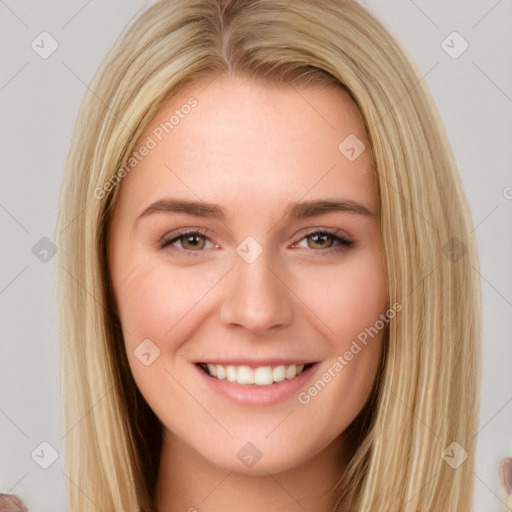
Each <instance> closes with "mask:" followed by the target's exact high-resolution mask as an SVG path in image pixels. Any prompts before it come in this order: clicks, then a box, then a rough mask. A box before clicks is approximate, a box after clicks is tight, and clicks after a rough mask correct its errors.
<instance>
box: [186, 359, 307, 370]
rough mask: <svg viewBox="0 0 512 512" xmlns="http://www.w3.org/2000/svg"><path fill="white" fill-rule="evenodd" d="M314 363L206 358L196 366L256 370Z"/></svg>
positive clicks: (289, 360) (293, 360) (287, 360)
mask: <svg viewBox="0 0 512 512" xmlns="http://www.w3.org/2000/svg"><path fill="white" fill-rule="evenodd" d="M315 362H316V361H312V360H311V359H301V358H297V359H291V358H287V359H259V360H257V361H256V360H254V359H244V358H240V359H229V360H227V359H222V358H219V359H213V358H207V359H202V360H201V361H197V362H196V364H199V363H205V364H220V365H222V366H249V367H250V368H258V367H260V366H281V365H283V366H290V365H292V364H304V365H306V364H314V363H315Z"/></svg>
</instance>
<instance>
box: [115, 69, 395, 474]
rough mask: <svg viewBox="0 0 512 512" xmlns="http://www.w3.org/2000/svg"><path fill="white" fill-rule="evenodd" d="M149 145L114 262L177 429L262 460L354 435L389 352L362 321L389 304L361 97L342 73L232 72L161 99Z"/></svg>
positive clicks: (144, 366) (140, 356)
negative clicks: (270, 75) (244, 75)
mask: <svg viewBox="0 0 512 512" xmlns="http://www.w3.org/2000/svg"><path fill="white" fill-rule="evenodd" d="M187 105H188V106H187ZM165 123H167V124H165ZM347 137H348V139H347ZM345 139H346V140H345ZM362 144H364V146H363V145H362ZM143 146H145V147H146V150H143V149H142V147H143ZM135 150H138V156H137V157H136V158H135V159H134V160H132V161H131V170H130V171H129V172H127V173H126V176H125V177H124V178H123V181H122V183H121V185H118V186H121V189H120V191H119V196H118V200H117V203H116V207H115V210H114V213H113V218H112V224H111V231H110V235H109V241H108V249H109V268H110V274H111V279H112V285H113V289H114V294H115V299H116V303H117V307H118V313H119V317H120V320H121V323H122V325H123V329H124V341H125V348H126V353H127V356H128V360H129V363H130V367H131V371H132V373H133V377H134V379H135V381H136V383H137V386H138V387H139V389H140V391H141V393H142V395H143V396H144V398H145V399H146V401H147V402H148V404H149V406H150V407H151V408H152V410H153V411H154V412H155V414H156V415H157V416H158V418H159V419H160V420H161V422H162V424H163V426H164V432H165V436H167V438H168V439H172V440H173V442H174V444H175V445H176V446H178V445H179V446H182V447H186V449H187V450H189V452H190V453H194V454H195V455H196V456H199V457H200V458H201V459H203V460H205V461H208V463H211V464H214V465H216V466H218V467H222V468H225V469H228V470H231V471H238V472H250V473H251V474H263V473H265V472H267V471H270V472H277V471H283V470H286V469H289V468H293V467H296V466H299V465H301V464H306V463H307V462H308V461H309V460H311V459H312V458H313V457H314V456H315V455H316V454H319V453H321V452H323V451H325V450H332V449H334V447H336V446H338V447H339V442H340V441H339V440H340V434H341V433H342V432H343V431H344V430H345V429H346V427H347V426H348V425H349V424H350V423H351V422H352V420H353V419H354V418H355V417H356V416H357V414H358V413H359V412H360V411H361V409H362V407H363V405H364V403H365V401H366V400H367V398H368V397H369V393H370V389H371V386H372V384H373V382H374V377H375V373H376V369H377V365H378V361H379V357H380V349H381V336H382V332H383V331H382V329H381V330H380V331H379V332H378V333H377V334H373V335H372V336H368V334H367V335H366V340H365V343H363V342H362V341H361V340H362V339H363V338H364V337H365V336H364V335H363V334H362V333H364V332H366V333H368V329H369V328H372V327H373V326H375V325H376V322H378V321H379V318H380V315H381V314H383V313H384V312H385V305H386V279H385V273H384V263H383V259H382V249H381V238H380V230H379V211H378V208H379V205H378V195H377V186H376V182H375V176H374V171H373V168H372V157H371V154H370V150H369V144H368V141H367V140H366V137H365V132H364V128H363V126H362V123H361V121H360V118H359V114H358V110H357V108H356V106H355V105H354V103H353V102H352V101H351V100H350V99H349V97H348V95H347V94H346V93H345V92H344V91H342V90H341V89H338V88H335V87H320V86H311V85H309V86H307V87H303V88H297V87H293V88H292V87H291V86H287V85H282V86H279V85H272V84H263V83H259V82H256V81H246V80H243V79H240V78H230V77H218V78H216V79H215V80H213V81H211V79H210V80H205V81H203V82H198V83H195V84H194V85H192V86H190V87H189V88H188V89H186V90H183V91H182V92H181V93H180V94H179V95H177V96H175V97H174V98H173V99H172V100H171V101H170V102H169V103H168V104H166V105H165V106H164V107H162V108H161V109H160V111H159V112H158V114H157V116H156V117H155V118H154V119H153V121H152V122H151V124H150V126H149V127H148V128H147V130H146V132H145V133H144V134H143V135H142V136H141V137H140V139H139V141H138V142H137V144H136V145H135ZM381 324H382V322H380V324H378V325H381ZM365 329H366V331H365ZM373 332H374V331H372V333H373ZM356 347H358V348H356ZM254 461H256V462H254Z"/></svg>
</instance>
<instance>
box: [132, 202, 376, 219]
mask: <svg viewBox="0 0 512 512" xmlns="http://www.w3.org/2000/svg"><path fill="white" fill-rule="evenodd" d="M336 212H338V213H339V212H343V213H355V214H358V215H363V216H366V217H374V216H376V213H375V211H374V210H373V209H371V208H369V207H367V206H365V205H363V204H361V203H358V202H356V201H353V200H351V199H317V200H312V201H303V202H294V203H290V204H288V206H287V207H286V209H285V211H284V217H285V218H290V219H305V218H309V217H315V216H317V215H324V214H327V213H336ZM153 213H186V214H188V215H194V216H196V217H211V218H214V219H218V220H220V221H222V222H224V221H226V220H229V219H231V218H232V216H231V215H230V214H229V212H228V210H226V209H225V208H224V207H222V206H220V205H218V204H214V203H206V202H204V201H191V200H184V199H173V198H168V199H161V200H159V201H156V202H155V203H153V204H151V205H150V206H148V207H147V208H146V209H145V210H144V211H143V212H142V213H141V214H140V215H139V217H138V218H137V220H139V219H141V218H143V217H146V216H148V215H150V214H153Z"/></svg>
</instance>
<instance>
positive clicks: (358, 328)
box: [294, 251, 387, 351]
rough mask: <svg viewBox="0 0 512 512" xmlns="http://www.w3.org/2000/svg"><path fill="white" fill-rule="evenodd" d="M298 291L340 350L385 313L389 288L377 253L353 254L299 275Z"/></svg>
mask: <svg viewBox="0 0 512 512" xmlns="http://www.w3.org/2000/svg"><path fill="white" fill-rule="evenodd" d="M296 274H297V275H296V277H295V283H294V286H295V290H298V293H297V294H298V295H299V296H300V297H301V298H302V299H303V300H304V302H307V305H308V306H309V307H310V309H311V310H312V311H313V312H314V313H315V314H316V316H317V317H318V319H320V320H321V323H322V324H323V329H322V330H323V332H324V333H325V336H326V337H328V338H329V339H330V340H331V343H332V344H333V345H335V346H336V350H337V351H340V350H342V351H344V350H346V349H347V348H346V346H347V344H348V345H350V341H351V340H352V339H353V338H356V337H357V336H358V334H359V333H360V332H362V331H364V329H365V328H368V327H370V326H372V325H373V324H374V323H375V322H376V320H377V319H378V318H379V315H380V314H381V313H384V312H385V306H386V298H387V286H386V278H385V270H384V265H383V264H382V262H381V259H380V253H378V252H377V251H375V252H371V251H361V252H358V253H353V254H352V255H351V256H350V258H347V260H346V261H345V262H342V263H341V264H340V265H337V266H327V267H325V268H323V269H322V268H317V269H315V271H314V272H301V273H296Z"/></svg>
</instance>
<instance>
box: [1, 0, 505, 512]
mask: <svg viewBox="0 0 512 512" xmlns="http://www.w3.org/2000/svg"><path fill="white" fill-rule="evenodd" d="M362 3H364V5H366V6H367V7H368V8H370V10H372V11H373V12H374V13H376V14H377V15H378V16H379V17H380V19H381V20H382V21H383V22H384V23H385V24H386V26H387V27H388V28H389V29H391V30H392V31H393V32H394V33H395V34H396V36H397V38H398V39H399V41H401V42H402V44H403V45H404V46H405V48H406V49H407V51H408V52H409V54H410V56H411V57H412V58H413V59H414V60H415V61H416V63H417V65H418V67H419V69H420V70H421V73H422V74H423V76H424V80H425V81H426V82H427V84H428V86H429V87H430V90H431V92H432V95H433V97H434V99H435V101H436V103H437V105H438V107H439V110H440V112H441V116H442V118H443V120H444V123H445V125H446V129H447V133H448V136H449V139H450V142H451V144H452V147H453V149H454V152H455V156H456V159H457V162H458V164H459V169H460V173H461V176H462V180H463V182H464V186H465V189H466V193H467V197H468V200H469V203H470V206H471V211H472V217H473V221H474V224H475V226H476V227H475V229H476V234H477V238H478V243H479V250H480V258H481V279H482V297H483V306H484V308H483V320H484V351H485V355H484V361H483V364H484V367H483V369H484V375H483V377H484V382H483V387H482V410H481V418H480V431H479V433H478V452H477V461H476V470H475V475H474V476H475V482H476V494H475V508H474V510H475V511H476V512H503V511H504V510H505V509H506V507H505V503H504V496H505V494H504V490H503V489H502V488H501V486H500V482H499V463H500V460H501V459H502V458H503V457H506V456H510V457H512V344H511V331H512V272H511V269H510V268H511V262H512V258H511V256H512V227H511V226H512V171H511V169H512V149H511V147H512V137H511V135H512V129H511V128H512V69H511V64H512V40H511V39H510V28H511V27H512V1H511V0H498V1H496V0H480V1H475V0H473V1H463V0H458V1H427V0H414V1H413V0H392V1H391V0H388V1H384V0H366V1H364V2H362ZM146 5H149V2H145V1H143V0H88V1H87V0H61V1H44V2H41V1H36V0H0V42H1V45H2V52H1V62H0V108H1V127H2V131H1V137H0V155H1V157H0V158H1V161H0V169H1V171H0V172H1V176H2V180H1V189H0V226H1V240H2V245H1V265H0V311H1V323H0V325H1V333H0V344H1V345H0V348H1V353H0V490H7V491H9V490H12V491H14V492H16V493H18V494H19V495H20V496H21V497H22V498H23V499H24V500H25V502H26V504H27V506H28V507H29V510H30V511H31V512H50V511H51V512H55V511H65V510H66V502H65V494H64V485H65V482H66V479H67V477H66V475H65V474H64V472H63V454H62V442H63V437H64V435H65V433H64V432H63V431H62V427H61V402H60V390H59V382H58V367H57V339H56V327H55V311H54V307H53V294H54V290H53V272H54V271H53V262H54V261H55V260H53V259H52V257H51V256H52V251H51V248H52V245H51V241H52V239H53V233H54V224H55V219H56V212H57V194H58V189H59V184H60V181H61V178H62V174H63V167H64V161H65V157H66V153H67V151H68V147H69V142H70V138H71V133H72V130H73V126H74V123H75V120H76V116H77V112H78V109H79V106H80V103H81V101H82V98H83V96H84V93H85V91H86V88H87V85H88V84H89V82H90V80H91V78H92V76H93V74H94V72H95V71H96V69H97V67H98V66H99V64H100V62H101V61H102V59H103V57H104V56H105V54H106V53H107V51H108V50H109V49H110V48H111V46H112V44H113V43H114V41H115V40H116V39H117V38H118V36H119V34H120V33H121V32H122V31H123V29H124V27H125V26H126V25H127V24H128V23H129V22H130V21H131V20H132V19H133V17H134V16H136V15H137V14H138V13H139V12H141V11H142V10H143V9H144V7H145V6H146ZM43 32H47V34H43V35H41V34H42V33H43ZM454 32H456V34H454ZM42 38H43V39H44V43H41V39H42ZM38 45H39V46H38ZM52 45H53V46H52ZM55 45H58V46H56V48H55V49H54V51H53V53H51V55H45V52H50V51H51V50H52V49H53V47H54V46H55ZM466 46H467V48H466ZM463 50H464V51H463ZM459 54H460V55H459ZM43 57H46V58H43ZM47 239H49V240H47ZM57 250H58V248H57ZM41 443H45V444H41ZM46 443H47V444H46ZM48 464H50V465H49V467H48V468H47V469H44V467H42V466H44V465H48Z"/></svg>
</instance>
